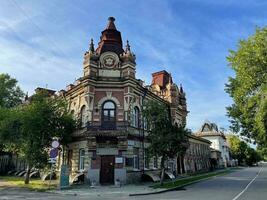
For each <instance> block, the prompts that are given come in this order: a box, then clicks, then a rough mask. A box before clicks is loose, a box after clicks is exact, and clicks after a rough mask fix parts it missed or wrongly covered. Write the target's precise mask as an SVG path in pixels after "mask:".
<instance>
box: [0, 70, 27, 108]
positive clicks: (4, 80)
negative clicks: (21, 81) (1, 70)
mask: <svg viewBox="0 0 267 200" xmlns="http://www.w3.org/2000/svg"><path fill="white" fill-rule="evenodd" d="M23 96H24V94H23V92H22V90H21V89H20V88H19V86H17V80H16V79H14V78H11V77H10V76H9V75H8V74H0V108H1V107H4V108H10V107H14V106H16V105H18V104H20V103H21V99H22V97H23Z"/></svg>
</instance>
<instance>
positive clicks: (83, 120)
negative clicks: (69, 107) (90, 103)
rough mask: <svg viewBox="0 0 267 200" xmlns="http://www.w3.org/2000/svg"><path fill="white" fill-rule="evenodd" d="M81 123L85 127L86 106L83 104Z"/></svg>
mask: <svg viewBox="0 0 267 200" xmlns="http://www.w3.org/2000/svg"><path fill="white" fill-rule="evenodd" d="M81 123H82V127H85V125H86V107H85V106H82V108H81Z"/></svg>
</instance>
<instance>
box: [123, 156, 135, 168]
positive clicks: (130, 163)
mask: <svg viewBox="0 0 267 200" xmlns="http://www.w3.org/2000/svg"><path fill="white" fill-rule="evenodd" d="M133 161H134V159H133V158H125V166H126V167H133Z"/></svg>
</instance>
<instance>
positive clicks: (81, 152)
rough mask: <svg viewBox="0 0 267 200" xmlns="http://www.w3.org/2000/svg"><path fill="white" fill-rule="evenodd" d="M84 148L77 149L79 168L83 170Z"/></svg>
mask: <svg viewBox="0 0 267 200" xmlns="http://www.w3.org/2000/svg"><path fill="white" fill-rule="evenodd" d="M84 160H85V150H84V149H80V150H79V170H84Z"/></svg>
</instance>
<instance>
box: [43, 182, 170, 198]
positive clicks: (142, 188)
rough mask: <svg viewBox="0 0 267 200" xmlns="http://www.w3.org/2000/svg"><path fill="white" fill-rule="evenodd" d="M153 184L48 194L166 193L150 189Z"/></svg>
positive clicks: (88, 187)
mask: <svg viewBox="0 0 267 200" xmlns="http://www.w3.org/2000/svg"><path fill="white" fill-rule="evenodd" d="M150 185H151V183H148V184H142V185H134V184H130V185H124V186H121V187H116V186H113V185H112V186H95V187H94V188H92V187H90V186H85V185H83V186H73V187H71V188H70V189H64V190H51V191H48V192H51V193H56V194H62V195H73V196H98V197H99V196H114V197H115V196H129V195H130V194H136V193H137V194H141V193H142V194H143V193H153V192H161V191H165V189H162V188H158V189H154V188H152V187H149V186H150Z"/></svg>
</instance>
